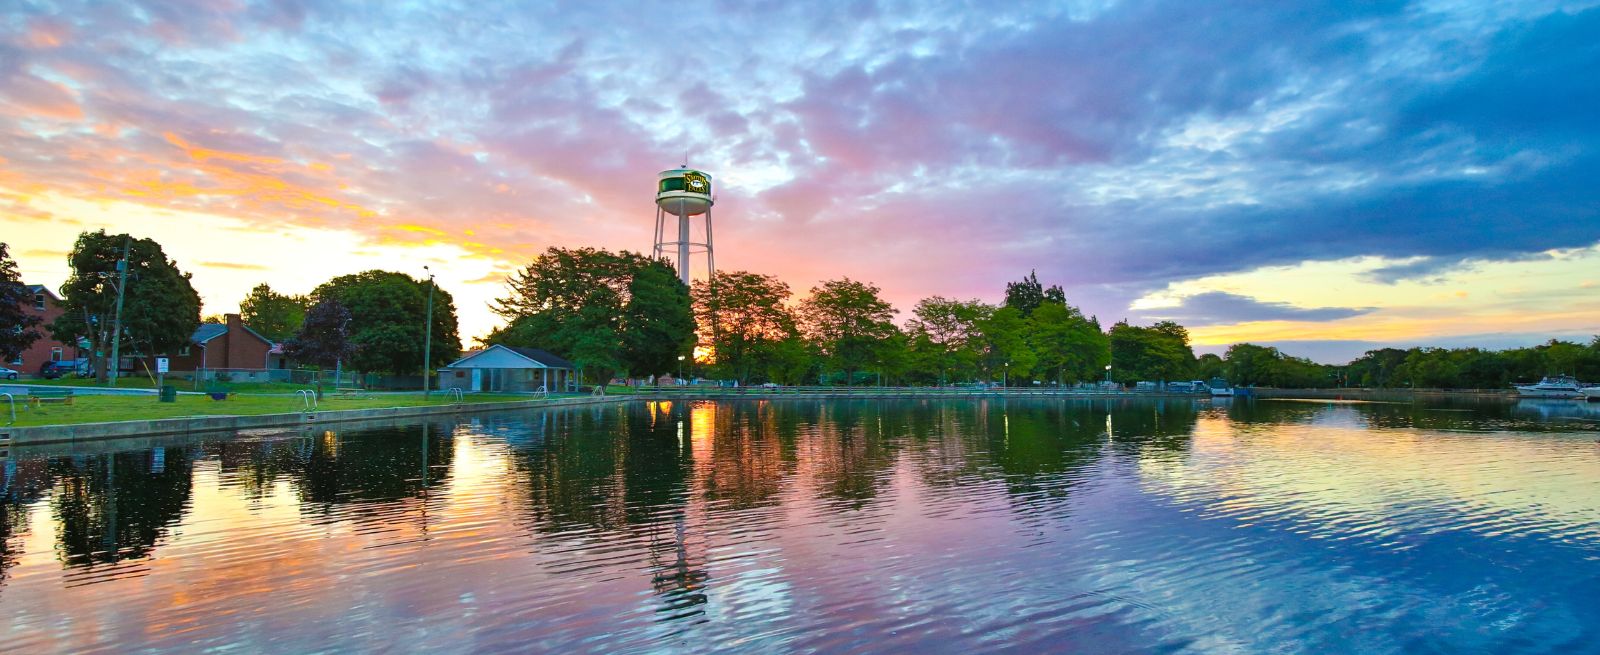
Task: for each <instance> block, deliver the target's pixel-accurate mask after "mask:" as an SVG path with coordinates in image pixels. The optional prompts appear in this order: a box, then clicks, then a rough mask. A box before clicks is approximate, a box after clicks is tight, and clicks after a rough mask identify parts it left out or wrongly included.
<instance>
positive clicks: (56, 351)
mask: <svg viewBox="0 0 1600 655" xmlns="http://www.w3.org/2000/svg"><path fill="white" fill-rule="evenodd" d="M50 361H52V362H59V361H61V346H56V347H54V348H51V349H50Z"/></svg>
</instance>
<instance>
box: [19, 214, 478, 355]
mask: <svg viewBox="0 0 1600 655" xmlns="http://www.w3.org/2000/svg"><path fill="white" fill-rule="evenodd" d="M0 197H4V198H6V199H8V200H11V201H12V206H10V207H7V206H6V205H0V230H4V232H5V233H6V234H7V235H9V236H8V237H7V238H6V241H7V242H8V243H10V245H11V254H12V256H13V257H14V258H16V260H17V262H18V267H19V268H20V269H21V273H22V277H23V279H24V280H25V281H27V282H28V283H30V284H44V285H46V286H49V287H50V288H52V289H55V288H59V287H60V285H61V284H62V283H63V282H65V281H66V279H67V276H68V275H69V274H70V272H71V271H70V270H69V268H68V265H67V254H68V252H69V251H71V249H72V245H73V243H74V241H76V240H77V238H78V234H79V233H81V232H84V231H93V230H98V229H105V230H106V231H108V232H113V233H115V232H127V233H129V234H132V235H134V236H137V237H142V238H151V239H155V240H156V241H157V242H160V243H161V245H162V248H163V249H164V250H165V251H166V254H167V257H169V258H171V259H173V260H174V261H176V262H177V263H178V267H179V268H180V269H181V270H183V271H186V272H190V273H194V277H193V279H192V280H191V283H192V284H193V285H194V287H195V290H196V291H198V292H199V293H200V297H201V300H202V301H203V302H204V303H205V304H204V307H203V309H202V311H203V313H205V314H220V313H226V312H235V311H238V307H239V305H238V303H239V301H240V300H242V299H243V298H244V295H245V294H246V293H247V292H248V291H249V290H250V288H251V287H253V286H255V285H256V284H259V283H261V282H266V283H268V284H271V285H272V288H273V289H274V290H276V291H278V292H280V293H289V294H305V293H309V292H311V290H312V289H314V288H316V286H317V285H319V284H322V283H323V282H326V281H328V280H329V279H331V278H333V277H337V276H340V275H349V274H352V273H359V272H361V271H367V270H372V269H382V270H389V271H397V272H401V273H405V274H408V275H411V276H412V277H415V278H419V279H420V278H424V277H425V276H426V273H425V272H424V271H423V270H422V267H423V266H424V265H427V266H429V267H431V268H432V270H433V271H434V273H435V275H436V276H437V278H436V279H437V281H438V283H439V286H440V288H443V289H445V290H447V291H449V292H450V293H451V295H452V296H454V298H455V305H456V313H457V318H458V322H459V325H460V334H461V338H462V342H463V343H462V345H463V347H468V348H470V347H471V345H472V341H473V340H474V339H475V338H478V337H481V336H484V335H486V334H488V333H489V331H490V330H491V329H492V328H493V327H495V326H496V325H498V324H500V323H501V321H500V319H499V318H498V317H497V316H495V315H494V314H493V313H492V312H490V311H489V309H488V304H489V302H490V301H492V300H493V299H494V298H495V297H497V296H498V295H500V293H501V292H502V291H503V289H502V285H501V284H500V282H499V281H500V280H501V279H503V276H504V273H505V271H506V270H508V268H509V267H508V265H507V264H506V263H505V262H501V261H499V260H496V259H492V258H490V257H487V256H485V255H482V254H479V253H476V252H473V251H471V250H468V249H466V248H463V247H461V246H460V245H458V244H453V243H447V242H444V241H442V240H428V241H425V242H422V243H416V242H406V241H400V240H395V239H379V238H375V237H373V236H369V235H366V234H362V233H360V232H357V231H355V230H350V229H338V228H329V227H301V226H296V225H291V224H288V223H285V224H284V225H283V226H282V227H281V228H280V229H277V230H273V229H264V228H263V227H262V226H261V225H260V224H259V223H255V222H249V221H245V220H242V219H238V218H232V217H226V216H218V215H214V214H205V213H199V212H189V211H181V210H173V209H160V208H155V207H150V206H147V205H143V204H139V203H136V202H129V201H125V200H111V199H95V200H84V199H79V198H71V197H66V196H62V195H59V194H55V193H42V194H36V195H23V194H19V193H15V192H12V191H9V190H6V189H0Z"/></svg>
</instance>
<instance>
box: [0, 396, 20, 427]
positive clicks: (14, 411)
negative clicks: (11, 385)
mask: <svg viewBox="0 0 1600 655" xmlns="http://www.w3.org/2000/svg"><path fill="white" fill-rule="evenodd" d="M0 396H5V397H6V403H7V404H9V405H11V421H10V422H9V423H6V425H7V426H8V427H9V426H10V425H11V424H12V423H16V422H17V398H16V397H15V396H12V395H11V394H9V393H6V394H0Z"/></svg>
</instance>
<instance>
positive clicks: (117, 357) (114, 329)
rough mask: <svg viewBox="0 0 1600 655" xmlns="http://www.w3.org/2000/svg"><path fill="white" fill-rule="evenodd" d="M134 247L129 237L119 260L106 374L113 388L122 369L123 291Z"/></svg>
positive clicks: (126, 282) (123, 244)
mask: <svg viewBox="0 0 1600 655" xmlns="http://www.w3.org/2000/svg"><path fill="white" fill-rule="evenodd" d="M132 245H133V237H128V238H127V239H124V240H123V242H122V259H119V260H117V314H116V317H115V318H113V319H112V320H111V365H110V366H107V367H106V374H107V375H109V376H110V377H109V378H108V379H109V380H110V381H111V386H113V387H114V386H117V371H118V369H120V368H122V359H121V346H122V296H123V289H126V288H128V248H129V247H131V246H132Z"/></svg>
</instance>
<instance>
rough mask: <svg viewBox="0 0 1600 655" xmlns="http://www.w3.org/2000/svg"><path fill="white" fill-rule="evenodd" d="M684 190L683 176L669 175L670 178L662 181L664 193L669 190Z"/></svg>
mask: <svg viewBox="0 0 1600 655" xmlns="http://www.w3.org/2000/svg"><path fill="white" fill-rule="evenodd" d="M682 190H683V178H681V177H669V178H667V179H665V180H662V181H661V191H662V192H663V193H665V192H667V191H682Z"/></svg>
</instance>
